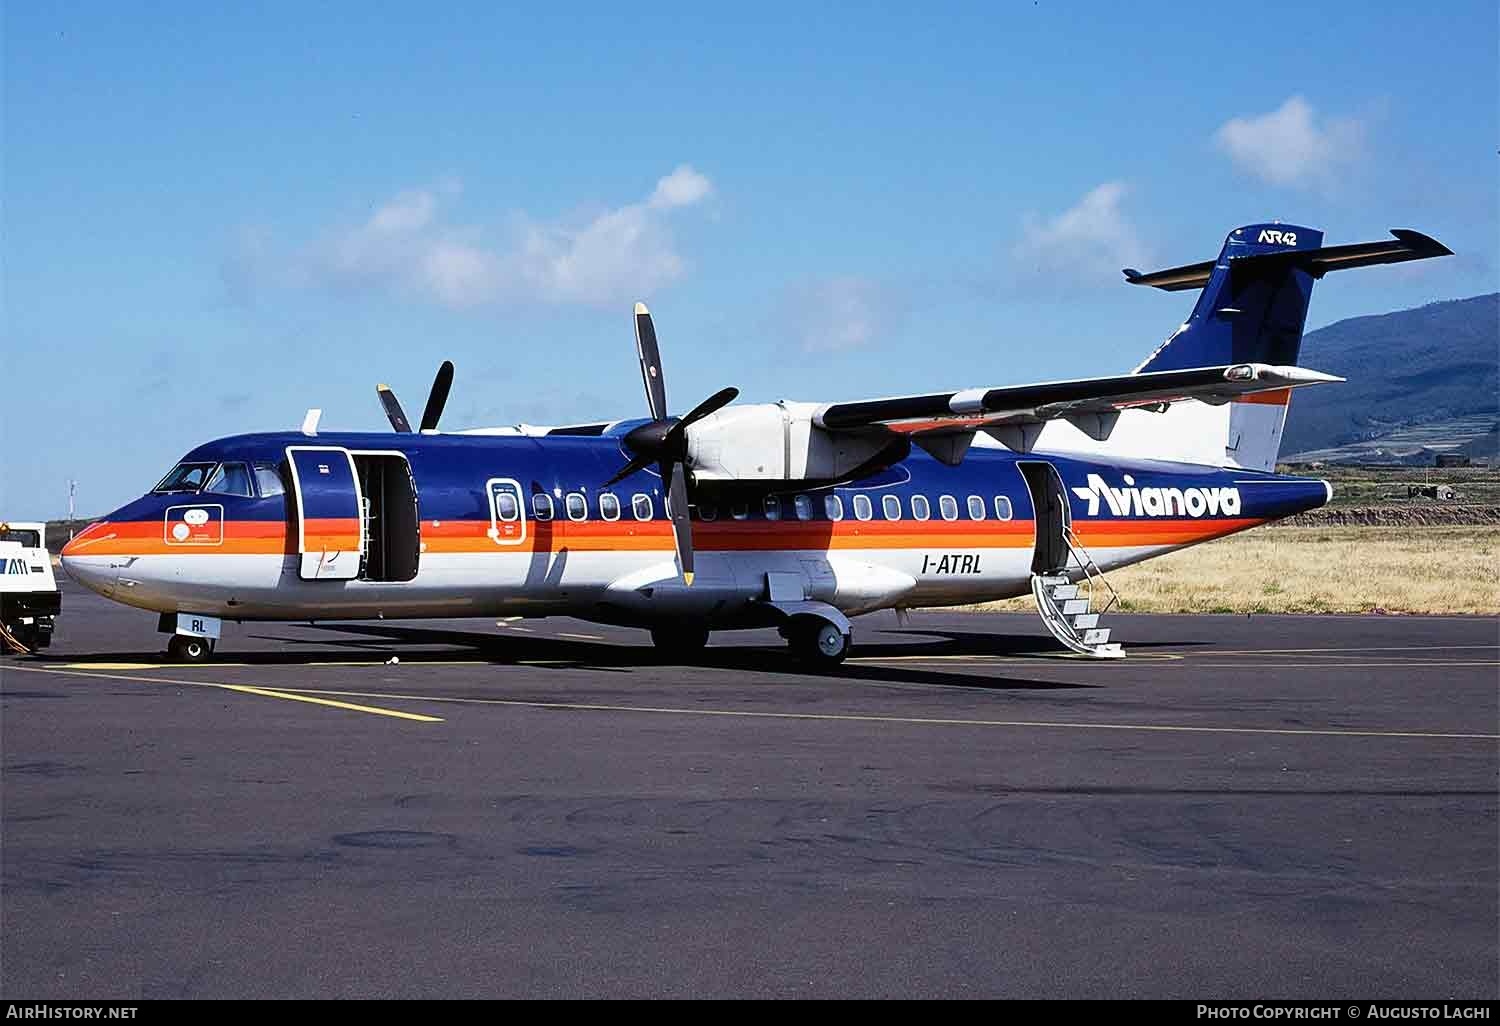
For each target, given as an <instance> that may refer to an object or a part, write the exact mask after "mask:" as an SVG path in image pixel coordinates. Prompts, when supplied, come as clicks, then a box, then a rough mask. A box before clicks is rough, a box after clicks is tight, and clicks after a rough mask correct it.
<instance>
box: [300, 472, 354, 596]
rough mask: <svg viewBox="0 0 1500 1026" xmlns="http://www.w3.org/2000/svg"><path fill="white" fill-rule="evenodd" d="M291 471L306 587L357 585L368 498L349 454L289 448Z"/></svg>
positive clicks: (302, 575)
mask: <svg viewBox="0 0 1500 1026" xmlns="http://www.w3.org/2000/svg"><path fill="white" fill-rule="evenodd" d="M286 459H287V464H288V466H290V467H291V470H292V492H293V495H294V497H295V502H294V503H293V506H294V508H295V514H294V515H295V516H296V518H297V523H296V524H295V525H294V529H295V530H296V533H297V551H298V552H299V553H300V554H301V556H302V563H301V567H300V568H299V570H298V574H299V576H300V577H301V578H302V579H303V580H305V581H352V580H354V579H355V578H356V577H358V576H359V568H360V561H361V557H362V556H363V550H364V525H363V513H364V497H363V496H362V495H361V494H360V488H359V473H358V471H357V470H356V468H355V465H354V457H353V456H352V455H351V454H350V453H349V450H347V449H338V448H334V447H332V446H321V445H291V446H287V450H286Z"/></svg>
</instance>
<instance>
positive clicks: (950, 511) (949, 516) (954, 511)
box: [938, 495, 958, 520]
mask: <svg viewBox="0 0 1500 1026" xmlns="http://www.w3.org/2000/svg"><path fill="white" fill-rule="evenodd" d="M938 512H939V513H941V514H943V519H944V520H957V519H958V500H957V499H955V498H954V497H953V496H951V495H942V496H939V497H938Z"/></svg>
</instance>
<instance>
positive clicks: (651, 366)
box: [635, 303, 667, 420]
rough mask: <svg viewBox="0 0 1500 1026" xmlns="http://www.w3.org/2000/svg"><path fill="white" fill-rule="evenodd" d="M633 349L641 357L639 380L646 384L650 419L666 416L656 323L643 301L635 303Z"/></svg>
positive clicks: (665, 397)
mask: <svg viewBox="0 0 1500 1026" xmlns="http://www.w3.org/2000/svg"><path fill="white" fill-rule="evenodd" d="M635 351H636V353H637V354H638V355H639V356H640V358H641V380H642V381H644V382H645V384H646V405H647V406H648V407H650V409H651V419H652V420H664V419H666V416H667V384H666V382H665V381H663V380H662V376H661V350H660V349H658V348H657V346H656V325H655V324H653V323H651V311H650V310H647V309H646V304H645V303H637V304H635Z"/></svg>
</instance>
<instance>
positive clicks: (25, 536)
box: [0, 527, 42, 549]
mask: <svg viewBox="0 0 1500 1026" xmlns="http://www.w3.org/2000/svg"><path fill="white" fill-rule="evenodd" d="M0 542H19V543H20V544H22V545H24V546H25V547H26V548H28V549H39V548H41V547H42V534H41V532H40V531H25V530H22V529H21V528H19V527H7V528H6V529H5V530H3V531H0Z"/></svg>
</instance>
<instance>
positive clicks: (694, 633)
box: [651, 623, 708, 655]
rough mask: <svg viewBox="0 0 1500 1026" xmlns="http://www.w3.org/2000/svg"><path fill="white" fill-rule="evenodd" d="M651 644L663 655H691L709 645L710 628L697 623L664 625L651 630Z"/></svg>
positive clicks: (658, 625)
mask: <svg viewBox="0 0 1500 1026" xmlns="http://www.w3.org/2000/svg"><path fill="white" fill-rule="evenodd" d="M651 643H652V644H653V645H655V646H656V650H657V651H658V652H661V653H662V654H663V655H691V654H692V653H695V652H700V651H702V650H703V647H704V646H705V645H707V644H708V628H707V627H704V626H703V625H702V624H695V623H664V624H657V625H656V626H655V627H653V628H651Z"/></svg>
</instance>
